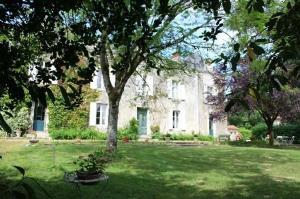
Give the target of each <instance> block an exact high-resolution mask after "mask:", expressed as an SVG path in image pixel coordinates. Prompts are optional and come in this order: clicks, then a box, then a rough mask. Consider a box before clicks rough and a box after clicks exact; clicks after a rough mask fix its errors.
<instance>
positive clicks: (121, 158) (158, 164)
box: [0, 140, 300, 199]
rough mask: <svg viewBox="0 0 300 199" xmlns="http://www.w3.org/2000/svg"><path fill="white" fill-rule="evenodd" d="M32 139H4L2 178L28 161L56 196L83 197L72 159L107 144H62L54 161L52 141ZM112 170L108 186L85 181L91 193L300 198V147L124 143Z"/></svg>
mask: <svg viewBox="0 0 300 199" xmlns="http://www.w3.org/2000/svg"><path fill="white" fill-rule="evenodd" d="M26 143H27V142H25V141H1V140H0V153H1V154H2V155H3V160H0V179H1V180H4V179H5V180H9V181H16V179H17V176H18V175H17V174H18V173H17V172H16V171H15V169H14V168H12V167H11V165H20V166H23V167H24V168H26V171H27V175H28V176H31V177H34V178H36V179H37V180H38V181H39V182H40V183H41V184H42V185H43V186H44V187H45V188H46V189H47V190H48V191H49V192H50V193H51V194H52V195H53V196H54V198H55V199H56V198H61V199H66V198H72V199H76V198H79V197H78V194H77V192H76V189H75V188H74V187H73V186H72V185H70V184H68V183H65V182H64V181H63V174H64V171H70V170H72V169H74V167H73V164H72V162H73V160H74V159H75V158H76V157H78V156H79V155H84V154H87V153H89V152H92V151H94V150H97V149H99V148H100V147H101V146H103V144H101V143H99V142H89V143H87V142H85V143H81V144H74V143H65V144H56V162H55V164H56V166H55V167H54V162H53V150H52V148H51V145H47V143H39V144H37V145H36V146H30V147H26V146H25V144H26ZM107 174H108V175H109V177H110V179H109V181H108V183H107V184H106V185H104V184H103V185H102V186H106V187H101V185H96V186H88V187H82V192H83V195H84V198H85V199H88V198H90V199H92V198H116V199H123V198H151V199H154V198H163V199H172V198H184V199H188V198H203V199H206V198H208V199H211V198H212V199H213V198H230V199H234V198H236V199H240V198H251V199H253V198H258V199H262V198H270V199H274V198H288V199H292V198H295V199H299V198H300V189H299V187H300V150H297V149H266V148H254V147H234V146H213V145H212V146H203V147H178V146H166V145H151V144H123V145H120V146H119V150H118V155H117V156H116V158H115V160H114V162H113V163H112V164H111V165H110V166H109V167H108V168H107ZM102 188H105V189H104V191H103V192H102V194H101V196H102V197H100V196H99V193H100V192H101V189H102ZM0 198H1V196H0ZM39 198H45V197H43V196H42V195H41V196H40V197H39Z"/></svg>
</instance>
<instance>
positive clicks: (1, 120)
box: [0, 113, 12, 133]
mask: <svg viewBox="0 0 300 199" xmlns="http://www.w3.org/2000/svg"><path fill="white" fill-rule="evenodd" d="M0 126H1V127H2V128H3V130H4V131H6V132H7V133H11V132H12V130H11V128H10V126H9V125H8V124H7V123H6V121H5V120H4V118H3V116H2V114H1V113H0Z"/></svg>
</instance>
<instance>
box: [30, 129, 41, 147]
mask: <svg viewBox="0 0 300 199" xmlns="http://www.w3.org/2000/svg"><path fill="white" fill-rule="evenodd" d="M31 134H32V136H33V137H32V138H31V139H30V140H29V142H30V144H35V143H38V142H39V140H38V139H36V138H37V133H36V132H35V131H32V132H31Z"/></svg>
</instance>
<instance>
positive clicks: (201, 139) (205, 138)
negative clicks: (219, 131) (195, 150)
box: [197, 135, 214, 141]
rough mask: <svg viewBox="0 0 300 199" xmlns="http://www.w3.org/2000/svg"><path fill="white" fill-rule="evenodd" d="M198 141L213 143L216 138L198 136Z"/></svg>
mask: <svg viewBox="0 0 300 199" xmlns="http://www.w3.org/2000/svg"><path fill="white" fill-rule="evenodd" d="M197 140H199V141H213V140H214V137H213V136H210V135H198V136H197Z"/></svg>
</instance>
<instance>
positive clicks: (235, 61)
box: [230, 53, 241, 71]
mask: <svg viewBox="0 0 300 199" xmlns="http://www.w3.org/2000/svg"><path fill="white" fill-rule="evenodd" d="M240 56H241V55H240V53H236V55H235V56H234V57H232V58H231V60H230V63H231V67H232V70H233V71H236V67H237V64H238V62H239V60H240Z"/></svg>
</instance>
